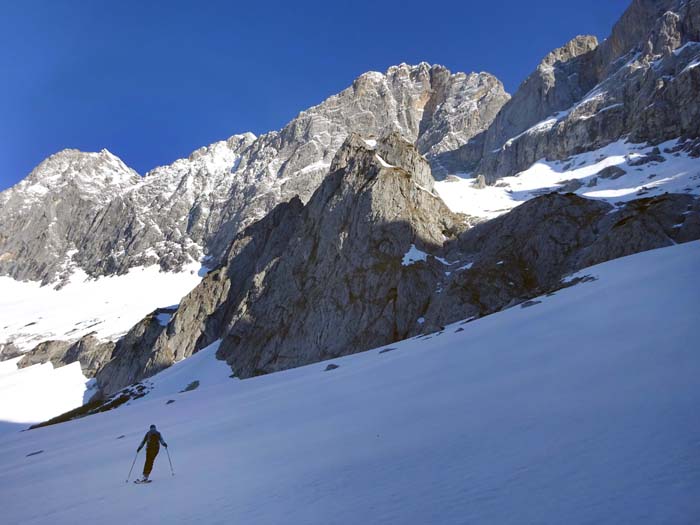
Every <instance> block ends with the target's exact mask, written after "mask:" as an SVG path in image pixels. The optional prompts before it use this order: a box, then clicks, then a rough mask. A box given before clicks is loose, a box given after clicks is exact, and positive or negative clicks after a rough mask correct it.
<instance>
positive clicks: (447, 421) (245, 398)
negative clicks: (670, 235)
mask: <svg viewBox="0 0 700 525" xmlns="http://www.w3.org/2000/svg"><path fill="white" fill-rule="evenodd" d="M699 264H700V242H692V243H688V244H683V245H677V246H673V247H670V248H665V249H661V250H656V251H651V252H645V253H641V254H637V255H634V256H631V257H627V258H623V259H618V260H615V261H611V262H608V263H605V264H602V265H599V266H595V267H591V268H588V269H586V270H585V271H583V272H581V274H580V275H581V276H583V275H587V276H591V277H592V278H593V279H589V280H586V281H585V282H580V283H579V284H577V285H575V286H573V287H570V288H566V289H563V290H561V291H559V292H557V293H556V294H554V295H550V296H547V297H541V298H539V299H537V300H536V301H531V302H528V303H525V304H523V305H522V306H516V307H514V308H511V309H509V310H506V311H503V312H501V313H498V314H494V315H491V316H488V317H485V318H483V319H480V320H478V321H473V322H468V323H456V324H454V325H450V326H447V327H446V328H445V330H444V331H442V332H440V333H437V334H433V335H429V336H422V337H419V338H415V339H411V340H408V341H404V342H402V343H397V344H395V345H391V347H389V348H382V349H375V350H372V351H369V352H365V353H362V354H356V355H353V356H348V357H345V358H341V359H336V360H333V363H334V364H335V365H338V366H339V368H336V369H333V370H328V371H325V369H326V366H327V365H328V363H318V364H314V365H310V366H307V367H303V368H298V369H294V370H288V371H286V372H280V373H276V374H270V375H267V376H262V377H259V378H255V379H250V380H245V381H240V380H235V379H229V378H228V377H226V376H225V374H224V373H223V370H222V369H217V364H216V363H211V362H210V363H209V364H206V360H207V359H211V354H209V355H208V354H207V353H202V354H201V355H200V356H197V355H195V356H194V357H193V358H191V359H189V360H186V361H183V362H182V363H180V364H178V365H176V366H175V367H173V368H171V369H169V370H167V371H165V372H163V373H162V374H161V375H159V376H155V377H154V378H152V382H153V383H154V385H155V388H154V389H153V391H152V393H151V394H149V395H148V396H146V397H144V398H141V399H139V400H137V401H134V402H132V405H131V406H126V407H122V408H120V409H117V410H115V411H112V412H107V413H103V414H98V415H96V416H91V417H88V418H84V419H81V420H77V421H74V422H70V423H66V424H62V425H58V426H53V427H46V428H42V429H38V430H33V431H30V432H24V433H6V434H4V436H3V437H0V479H1V480H2V481H1V482H0V504H1V505H2V509H3V520H5V521H7V522H8V523H34V524H38V523H52V524H60V523H71V524H72V523H78V522H82V521H84V520H85V519H90V520H91V521H95V522H99V523H106V524H110V523H115V524H123V523H134V522H142V523H145V522H149V523H152V522H155V523H192V522H202V523H204V522H206V523H256V524H266V523H269V524H278V523H305V524H316V523H318V524H324V525H325V524H328V523H337V524H356V523H372V524H389V523H391V524H396V523H402V524H412V523H415V524H425V523H440V524H456V523H460V524H461V523H568V524H577V523H615V524H624V523H697V522H698V520H700V500H698V498H697V487H698V486H699V485H700V468H699V467H698V462H697V460H696V459H694V458H696V457H697V441H698V436H700V419H698V417H697V407H698V405H699V404H700V389H699V388H698V383H697V378H698V377H700V353H698V352H697V344H696V343H697V339H698V326H700V324H699V321H700V294H699V293H698V291H700V290H698V284H697V283H698V281H697V268H698V265H699ZM206 352H212V349H209V350H207V351H206ZM198 357H199V359H198ZM190 366H191V367H192V369H191V370H188V368H190ZM202 367H204V368H205V370H202ZM216 370H219V372H217V371H216ZM200 376H201V377H200ZM205 378H211V380H203V381H202V382H201V384H200V386H199V388H197V389H195V390H192V391H189V392H185V393H175V392H176V391H179V390H184V389H185V387H186V386H187V385H189V384H190V383H191V382H192V381H195V380H199V379H205ZM159 385H160V392H161V393H160V394H158V392H159V388H158V387H159ZM178 389H179V390H178ZM170 400H174V402H169V401H170ZM151 423H156V424H157V425H158V426H159V428H160V430H161V431H162V432H163V435H164V437H165V439H166V441H168V443H169V445H170V448H169V451H170V454H171V457H172V461H173V466H174V468H175V473H176V476H175V477H172V476H171V475H170V472H169V467H168V461H167V456H166V453H165V451H162V452H161V455H160V456H159V457H158V458H157V460H156V467H155V470H154V473H153V475H152V478H154V479H155V481H154V483H152V484H151V485H147V486H136V485H132V484H125V483H124V480H125V479H126V476H127V472H128V470H129V466H130V464H131V461H132V459H133V458H134V454H135V452H136V447H137V445H138V443H139V442H140V440H141V437H142V435H143V433H144V432H145V430H146V429H147V428H148V425H149V424H151ZM143 459H144V458H143V454H141V455H140V456H139V457H138V461H137V467H135V469H134V471H135V472H136V471H137V470H138V469H139V468H140V466H141V465H142V462H143Z"/></svg>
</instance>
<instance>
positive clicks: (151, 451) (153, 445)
mask: <svg viewBox="0 0 700 525" xmlns="http://www.w3.org/2000/svg"><path fill="white" fill-rule="evenodd" d="M144 445H146V462H145V463H144V464H143V479H142V480H141V481H148V476H149V475H150V474H151V470H153V462H154V461H155V459H156V456H157V455H158V452H159V451H160V446H161V445H163V446H164V447H165V448H168V444H167V443H166V442H165V441H163V436H161V435H160V432H158V430H156V426H155V425H151V428H150V429H149V430H148V432H146V435H145V436H143V440H142V441H141V444H140V445H139V448H138V449H137V450H136V453H137V454H138V453H139V452H141V449H142V448H143V446H144Z"/></svg>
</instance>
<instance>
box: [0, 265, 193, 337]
mask: <svg viewBox="0 0 700 525" xmlns="http://www.w3.org/2000/svg"><path fill="white" fill-rule="evenodd" d="M203 271H204V269H202V267H201V266H200V265H199V264H191V265H189V266H188V267H185V268H184V271H182V272H161V271H159V268H158V266H156V265H153V266H149V267H145V268H143V267H140V268H132V269H131V270H130V271H129V272H128V273H126V274H124V275H112V276H108V277H100V278H98V279H91V278H89V277H88V276H87V275H85V273H84V272H83V271H81V270H76V271H75V273H73V274H72V275H71V277H70V280H69V281H68V284H66V285H65V286H64V287H62V288H61V289H59V290H55V289H54V288H52V287H50V286H41V283H39V282H37V281H30V282H21V281H16V280H14V279H12V278H11V277H5V276H0V312H2V321H0V343H6V342H7V343H10V342H11V343H13V344H14V345H15V346H16V347H17V348H18V349H19V350H21V351H28V350H31V349H32V348H34V347H35V346H36V345H37V344H38V343H40V342H41V341H46V340H55V339H60V340H66V341H69V340H70V341H72V340H77V339H79V338H80V337H82V336H84V335H86V334H88V333H91V332H95V335H96V337H98V338H99V339H102V340H111V341H116V340H117V339H118V338H119V337H120V336H122V335H124V334H125V333H126V332H127V331H128V330H129V329H130V328H131V327H132V326H133V325H135V324H136V323H137V322H139V321H140V320H141V319H142V318H143V317H144V316H146V315H147V314H149V313H150V312H152V311H153V310H154V309H155V308H157V307H165V306H171V305H175V304H177V303H179V302H180V299H181V298H182V296H184V295H185V294H187V293H188V292H189V291H190V290H191V289H192V288H194V287H195V286H196V285H197V283H199V281H200V280H201V276H202V274H203Z"/></svg>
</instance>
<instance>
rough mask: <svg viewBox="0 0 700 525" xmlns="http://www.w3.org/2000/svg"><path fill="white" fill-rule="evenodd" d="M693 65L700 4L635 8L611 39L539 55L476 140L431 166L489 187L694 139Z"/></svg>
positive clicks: (657, 0)
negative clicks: (616, 145) (605, 152)
mask: <svg viewBox="0 0 700 525" xmlns="http://www.w3.org/2000/svg"><path fill="white" fill-rule="evenodd" d="M699 64H700V2H698V0H688V1H685V0H635V1H633V2H632V5H631V6H630V7H629V9H628V10H627V11H626V12H625V14H624V15H623V16H622V18H621V19H620V21H619V22H618V23H617V24H616V25H615V27H614V28H613V31H612V34H611V36H610V38H608V39H607V40H605V41H604V42H603V43H602V44H600V45H597V42H596V40H595V38H593V37H576V38H575V39H573V40H572V41H571V42H569V43H568V44H566V45H565V46H564V47H562V48H560V49H558V50H555V51H554V52H553V53H550V54H549V55H547V57H545V59H544V60H543V61H542V63H541V64H540V65H539V66H538V68H537V70H536V71H535V72H534V73H533V74H532V75H530V77H528V78H527V79H526V80H525V82H523V84H522V85H521V86H520V88H519V89H518V91H517V92H516V93H515V95H514V96H513V98H512V99H511V100H510V102H509V103H508V104H506V105H505V106H504V107H503V109H502V111H501V112H500V113H499V115H498V116H497V117H496V119H495V120H494V121H493V124H492V125H491V126H490V127H489V128H488V129H487V130H486V131H485V132H484V133H481V134H479V135H477V136H475V137H474V138H473V139H471V140H470V141H469V142H468V143H467V144H466V145H464V146H463V147H461V148H459V149H458V150H456V151H454V152H447V153H445V154H443V155H442V156H440V158H439V159H438V161H439V162H440V163H441V165H443V166H447V167H448V169H449V170H451V171H452V170H453V171H473V172H475V173H477V174H483V175H484V176H485V178H486V180H487V181H488V182H490V183H493V182H494V181H496V180H497V179H498V178H501V177H504V176H508V175H513V174H515V173H517V172H519V171H522V170H523V169H526V168H527V167H529V166H530V165H531V164H532V163H533V162H535V161H537V160H538V159H541V158H548V159H558V160H561V159H565V158H567V157H568V156H570V155H573V154H577V153H580V152H582V151H588V150H591V149H595V148H598V147H601V146H604V145H605V144H608V143H610V142H613V141H615V140H618V139H619V138H621V137H624V136H628V137H629V139H630V140H632V141H634V142H647V141H648V142H652V143H659V142H662V141H665V140H669V139H672V138H676V137H684V138H686V137H687V138H694V137H697V136H698V135H699V134H700V124H699V123H700V96H699V94H700V68H699V67H698V65H699Z"/></svg>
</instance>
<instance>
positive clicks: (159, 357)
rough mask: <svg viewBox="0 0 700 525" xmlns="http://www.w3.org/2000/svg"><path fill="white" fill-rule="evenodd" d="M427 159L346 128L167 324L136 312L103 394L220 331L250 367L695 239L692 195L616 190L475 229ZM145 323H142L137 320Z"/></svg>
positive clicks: (486, 310)
mask: <svg viewBox="0 0 700 525" xmlns="http://www.w3.org/2000/svg"><path fill="white" fill-rule="evenodd" d="M430 177H431V174H430V168H429V166H428V163H427V162H426V161H425V160H423V159H422V157H421V156H420V155H418V153H417V150H416V149H415V148H414V147H413V146H412V145H411V144H410V143H407V142H405V141H403V140H402V139H401V138H400V137H399V136H398V134H390V135H388V136H387V137H385V138H383V139H381V140H379V141H377V143H376V145H375V144H373V143H371V142H370V143H368V141H366V140H363V139H361V138H360V137H359V136H357V135H351V136H350V137H349V138H348V139H347V140H346V143H345V144H344V146H343V147H342V148H341V149H340V150H339V151H338V153H337V155H336V157H335V159H334V161H333V163H332V166H331V171H330V174H329V176H328V177H327V178H326V180H325V181H324V182H323V184H322V185H321V186H320V187H319V189H318V190H317V191H316V192H315V193H314V195H313V196H312V197H311V199H310V200H309V202H308V203H307V204H306V205H304V204H303V203H302V202H301V200H300V199H293V200H292V201H290V202H288V203H284V204H280V205H278V206H277V207H276V208H275V209H274V210H273V212H272V213H270V214H269V215H268V216H266V217H265V218H264V219H262V220H261V221H259V222H257V223H255V224H253V225H251V226H250V227H248V228H247V229H246V230H245V231H244V232H242V233H241V234H239V235H238V236H237V238H236V239H235V240H234V242H233V244H232V245H231V247H230V250H229V251H228V253H227V255H226V262H225V264H224V265H222V266H221V267H219V268H217V269H216V270H215V271H213V272H210V273H209V274H208V275H207V276H206V277H205V278H204V280H203V281H202V283H201V284H200V285H199V286H198V287H197V288H195V289H194V290H193V291H192V292H191V293H190V294H189V295H188V296H187V297H186V298H185V299H184V300H183V302H182V303H181V305H180V307H179V309H178V311H177V313H175V315H174V316H173V318H172V320H171V321H170V323H169V324H168V326H167V328H163V327H155V328H154V331H153V332H152V333H151V332H147V330H150V329H151V327H154V326H155V325H153V324H152V322H151V321H149V320H144V322H143V325H137V327H136V328H135V329H134V331H133V334H132V335H129V336H127V337H126V338H125V339H124V340H122V341H120V343H119V344H118V345H117V349H116V350H115V352H114V354H113V358H112V360H111V361H110V363H109V364H108V365H106V366H105V367H104V368H103V369H102V371H100V372H99V373H98V375H97V380H98V385H99V387H100V388H101V390H102V393H103V395H111V394H113V393H115V392H116V391H118V390H119V389H120V388H123V387H124V386H126V385H128V384H130V383H133V382H136V381H139V380H141V379H143V378H145V377H147V376H149V375H152V374H154V373H156V372H158V371H160V370H162V369H163V368H165V367H167V366H169V365H170V364H172V363H173V362H175V361H177V360H179V359H182V358H185V357H188V356H189V355H191V354H192V353H194V352H196V351H197V350H199V349H201V348H203V347H205V346H207V345H209V344H211V343H212V342H214V341H216V340H218V339H221V340H222V342H221V345H220V347H219V352H218V356H219V357H220V358H223V359H226V360H227V361H228V362H229V363H230V364H231V366H232V368H233V371H234V373H235V374H236V375H238V376H239V377H242V378H245V377H251V376H255V375H259V374H264V373H269V372H274V371H278V370H283V369H286V368H291V367H295V366H300V365H303V364H308V363H312V362H316V361H319V360H323V359H330V358H334V357H337V356H342V355H346V354H350V353H354V352H359V351H362V350H366V349H369V348H372V347H377V346H382V345H385V344H388V343H391V342H394V341H397V340H401V339H404V338H407V337H411V336H413V335H417V334H421V333H428V332H431V331H434V330H439V329H440V328H441V327H442V326H443V325H445V324H447V323H450V322H454V321H457V320H459V319H463V318H466V317H479V316H483V315H487V314H490V313H492V312H495V311H498V310H500V309H502V308H505V307H508V306H512V305H515V304H518V303H522V302H524V301H526V300H527V299H530V298H532V297H535V296H537V295H540V294H543V293H547V292H551V291H555V290H557V289H559V288H561V287H562V286H564V284H562V278H563V277H564V276H566V275H568V274H570V273H572V272H575V271H577V270H578V269H580V268H584V267H586V266H590V265H593V264H597V263H600V262H604V261H606V260H609V259H613V258H616V257H621V256H624V255H628V254H631V253H636V252H638V251H642V250H648V249H652V248H658V247H662V246H668V245H670V244H672V243H673V242H681V241H685V240H690V239H696V238H700V221H698V219H697V217H698V216H700V213H699V212H700V201H699V200H698V199H696V198H694V197H692V196H688V195H664V196H660V197H655V198H653V199H640V200H636V201H632V202H630V203H629V204H627V205H626V206H624V207H622V208H619V209H614V208H613V207H612V206H611V205H610V204H607V203H604V202H600V201H593V200H589V199H584V198H581V197H578V196H576V195H574V194H561V193H557V192H555V193H551V194H547V195H543V196H541V197H538V198H535V199H533V200H531V201H529V202H527V203H525V204H523V205H521V206H519V207H517V208H515V209H514V210H513V211H511V212H510V213H508V214H506V215H504V216H502V217H499V218H497V219H494V220H492V221H489V222H486V223H481V224H478V225H476V226H474V227H472V228H470V227H469V226H470V225H469V224H468V223H467V222H466V217H464V216H459V215H455V214H453V213H451V212H450V211H449V210H448V209H447V208H446V206H445V205H444V204H443V203H442V201H441V200H440V199H439V198H438V197H437V196H435V195H434V194H433V193H432V192H431V191H430V188H431V182H430ZM144 327H146V328H144Z"/></svg>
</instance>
